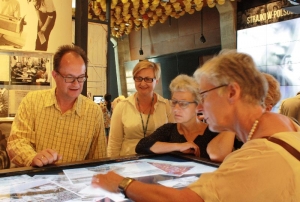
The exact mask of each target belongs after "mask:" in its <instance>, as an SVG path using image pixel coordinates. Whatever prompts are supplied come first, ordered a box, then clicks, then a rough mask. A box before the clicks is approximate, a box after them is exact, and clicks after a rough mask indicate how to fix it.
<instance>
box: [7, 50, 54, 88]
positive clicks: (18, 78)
mask: <svg viewBox="0 0 300 202" xmlns="http://www.w3.org/2000/svg"><path fill="white" fill-rule="evenodd" d="M50 68H51V60H50V58H47V57H23V56H22V57H21V56H11V57H10V80H11V84H15V85H44V86H50V83H51V82H50V81H51V73H50V72H51V69H50Z"/></svg>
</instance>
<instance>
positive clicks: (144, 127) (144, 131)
mask: <svg viewBox="0 0 300 202" xmlns="http://www.w3.org/2000/svg"><path fill="white" fill-rule="evenodd" d="M136 100H137V103H138V106H139V112H140V117H141V121H142V126H143V133H144V137H145V136H146V132H147V128H148V122H149V117H150V114H151V109H152V103H153V100H154V96H153V97H152V100H151V106H150V111H149V114H148V117H147V122H146V126H144V120H143V117H142V113H141V107H140V102H139V99H138V98H136Z"/></svg>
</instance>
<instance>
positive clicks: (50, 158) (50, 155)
mask: <svg viewBox="0 0 300 202" xmlns="http://www.w3.org/2000/svg"><path fill="white" fill-rule="evenodd" d="M61 159H62V156H61V155H59V154H58V153H57V152H56V151H54V150H53V149H44V150H43V151H41V152H39V153H37V155H35V157H34V158H33V160H32V163H31V166H38V167H42V166H45V165H48V164H54V163H55V162H57V161H59V160H61Z"/></svg>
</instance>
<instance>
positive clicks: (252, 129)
mask: <svg viewBox="0 0 300 202" xmlns="http://www.w3.org/2000/svg"><path fill="white" fill-rule="evenodd" d="M263 114H264V113H262V115H263ZM262 115H260V117H259V118H258V119H256V120H255V121H254V123H253V125H252V128H251V130H250V132H249V134H248V137H247V141H249V140H251V138H252V136H253V134H254V132H255V130H256V127H257V124H258V122H259V121H258V120H259V119H260V118H261V117H262Z"/></svg>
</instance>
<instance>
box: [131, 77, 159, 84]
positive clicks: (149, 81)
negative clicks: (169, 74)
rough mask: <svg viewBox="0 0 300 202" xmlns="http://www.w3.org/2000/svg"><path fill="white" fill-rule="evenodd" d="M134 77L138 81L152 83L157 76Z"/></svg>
mask: <svg viewBox="0 0 300 202" xmlns="http://www.w3.org/2000/svg"><path fill="white" fill-rule="evenodd" d="M133 79H134V80H135V81H136V82H142V81H143V80H144V81H145V82H146V83H152V82H153V81H154V79H155V78H149V77H145V78H143V77H140V76H138V77H133Z"/></svg>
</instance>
